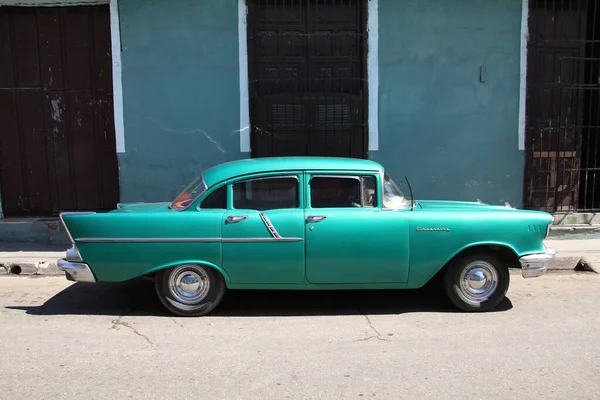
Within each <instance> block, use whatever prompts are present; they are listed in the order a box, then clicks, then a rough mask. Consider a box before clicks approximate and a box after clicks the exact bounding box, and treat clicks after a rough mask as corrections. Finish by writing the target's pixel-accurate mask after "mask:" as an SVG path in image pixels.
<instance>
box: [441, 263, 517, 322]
mask: <svg viewBox="0 0 600 400" xmlns="http://www.w3.org/2000/svg"><path fill="white" fill-rule="evenodd" d="M509 283H510V275H509V273H508V266H507V265H506V264H505V263H503V262H502V261H501V260H500V259H499V258H498V257H496V256H495V255H492V254H489V253H476V254H468V255H465V256H462V257H459V258H457V259H456V260H454V261H453V262H452V263H451V265H449V266H448V269H447V270H446V273H445V276H444V289H445V292H446V295H447V296H448V298H449V299H450V301H452V303H453V304H454V305H455V306H456V307H458V308H460V309H461V310H463V311H489V310H492V309H494V308H496V307H497V306H498V305H499V304H500V303H501V302H502V301H503V300H504V298H505V296H506V292H507V291H508V286H509Z"/></svg>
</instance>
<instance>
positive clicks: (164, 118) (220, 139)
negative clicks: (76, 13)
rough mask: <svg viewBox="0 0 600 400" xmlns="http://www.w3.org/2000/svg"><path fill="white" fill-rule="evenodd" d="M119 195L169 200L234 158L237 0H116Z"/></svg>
mask: <svg viewBox="0 0 600 400" xmlns="http://www.w3.org/2000/svg"><path fill="white" fill-rule="evenodd" d="M119 11H120V20H121V40H122V42H121V44H122V55H121V57H122V69H123V75H122V81H123V100H124V119H125V120H124V123H125V147H126V153H125V154H119V164H120V175H121V193H122V194H121V199H122V201H161V200H165V199H170V198H172V197H174V196H175V195H176V193H177V192H179V190H180V189H181V187H182V185H183V186H185V185H186V184H187V183H189V182H190V181H191V180H192V179H193V178H195V177H196V176H197V175H198V174H200V173H201V172H202V171H203V170H204V169H205V168H207V167H209V166H212V165H215V164H218V163H220V162H225V161H229V160H232V159H237V158H240V152H239V147H240V146H239V136H238V133H237V132H236V130H237V129H239V119H240V117H239V115H240V111H239V74H238V68H239V67H238V2H237V1H236V0H219V1H212V0H176V1H173V0H153V1H148V0H120V1H119Z"/></svg>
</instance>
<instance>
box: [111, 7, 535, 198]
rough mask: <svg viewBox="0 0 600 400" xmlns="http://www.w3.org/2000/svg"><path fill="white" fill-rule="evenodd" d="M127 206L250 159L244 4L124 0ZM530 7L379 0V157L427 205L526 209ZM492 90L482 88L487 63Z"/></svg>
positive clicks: (123, 186) (167, 193)
mask: <svg viewBox="0 0 600 400" xmlns="http://www.w3.org/2000/svg"><path fill="white" fill-rule="evenodd" d="M119 11H120V20H121V38H122V47H123V52H122V66H123V95H124V118H125V121H124V122H125V145H126V151H127V152H126V153H125V154H120V155H119V161H120V169H121V193H122V200H123V201H153V200H166V199H169V198H170V197H172V196H174V195H175V193H176V192H177V191H178V190H179V189H180V188H181V186H182V185H184V184H185V183H187V182H188V181H190V180H191V179H192V178H193V177H194V176H195V175H197V174H198V173H200V172H202V170H203V169H205V168H207V167H209V166H211V165H214V164H216V163H219V162H223V161H228V160H231V159H237V158H241V157H247V156H248V154H247V153H240V152H239V136H238V135H239V133H238V132H237V130H238V129H239V75H238V70H239V65H238V32H237V28H238V1H237V0H220V1H209V0H177V1H172V0H171V1H169V0H154V1H147V0H146V1H142V0H120V4H119ZM520 21H521V0H486V1H474V0H451V1H449V0H379V80H380V86H379V116H378V121H379V150H378V151H375V152H372V153H371V154H370V157H371V158H373V159H375V160H377V161H380V162H382V163H383V164H384V165H385V166H386V167H388V169H389V170H390V172H391V174H393V175H394V176H395V177H396V180H397V181H401V180H402V179H403V178H402V174H407V175H408V176H409V178H410V179H411V183H412V184H413V189H414V191H415V195H416V196H417V197H419V198H425V197H428V198H454V199H470V200H473V199H476V198H480V199H482V200H483V201H487V202H500V201H510V202H511V203H512V204H513V205H518V206H520V205H521V197H522V195H521V193H522V180H523V172H522V171H523V154H522V152H520V151H519V150H518V116H519V115H518V110H519V56H520V54H519V51H520V48H519V45H520V42H519V40H520ZM482 66H483V67H484V68H485V71H486V72H485V76H484V78H485V82H483V83H482V82H480V67H482Z"/></svg>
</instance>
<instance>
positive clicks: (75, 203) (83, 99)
mask: <svg viewBox="0 0 600 400" xmlns="http://www.w3.org/2000/svg"><path fill="white" fill-rule="evenodd" d="M111 59H112V58H111V41H110V14H109V8H108V6H107V5H102V6H91V7H57V8H46V7H39V8H29V7H0V151H1V153H0V181H1V182H0V184H1V186H2V206H3V210H4V215H5V216H11V217H12V216H52V215H56V214H57V213H58V212H59V211H62V210H102V209H108V208H111V207H114V206H115V205H116V202H118V200H119V176H118V167H117V159H116V151H115V133H114V122H113V91H112V61H111Z"/></svg>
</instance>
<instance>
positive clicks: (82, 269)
mask: <svg viewBox="0 0 600 400" xmlns="http://www.w3.org/2000/svg"><path fill="white" fill-rule="evenodd" d="M57 265H58V268H60V269H61V270H63V271H65V275H66V276H67V279H68V280H70V281H76V282H96V278H94V274H93V273H92V270H91V269H90V267H89V266H88V265H87V264H86V263H82V262H73V261H67V260H62V259H61V260H58V264H57Z"/></svg>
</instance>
